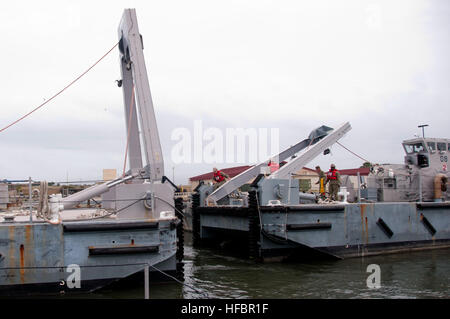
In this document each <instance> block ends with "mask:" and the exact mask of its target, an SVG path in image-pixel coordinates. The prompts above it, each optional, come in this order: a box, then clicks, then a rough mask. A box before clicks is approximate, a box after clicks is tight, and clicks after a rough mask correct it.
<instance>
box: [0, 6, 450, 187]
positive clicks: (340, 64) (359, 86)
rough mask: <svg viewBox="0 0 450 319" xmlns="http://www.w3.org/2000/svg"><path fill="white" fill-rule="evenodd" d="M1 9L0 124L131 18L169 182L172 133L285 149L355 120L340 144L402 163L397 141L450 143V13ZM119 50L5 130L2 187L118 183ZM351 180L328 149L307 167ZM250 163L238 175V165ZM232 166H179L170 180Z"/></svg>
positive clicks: (344, 158)
mask: <svg viewBox="0 0 450 319" xmlns="http://www.w3.org/2000/svg"><path fill="white" fill-rule="evenodd" d="M1 6H2V7H1V10H0V25H1V29H2V46H1V48H2V50H1V51H0V58H1V61H2V75H3V76H2V77H1V78H0V90H1V93H2V94H1V102H0V105H1V108H0V127H4V126H6V125H7V124H9V123H10V122H12V121H13V120H15V119H17V118H18V117H20V116H22V115H23V114H25V113H26V112H28V111H30V110H31V109H33V108H34V107H35V106H37V105H39V104H40V103H42V102H43V101H44V99H48V98H49V97H50V96H52V95H53V94H54V93H56V92H57V91H58V90H60V89H61V88H62V87H64V86H65V85H66V84H67V83H68V82H70V81H71V80H73V79H74V78H75V77H76V76H78V75H79V74H80V73H81V72H83V71H84V70H85V69H86V68H87V67H89V66H90V65H91V64H92V63H93V62H94V61H95V60H96V59H98V58H99V57H100V56H102V55H103V54H104V53H105V52H106V51H107V50H108V49H110V48H111V47H112V46H113V45H114V44H115V43H116V42H117V27H118V24H119V21H120V18H121V16H122V12H123V9H124V8H136V10H137V17H138V23H139V28H140V32H141V34H142V35H143V39H144V54H145V58H146V63H147V71H148V74H149V79H150V87H151V91H152V95H153V102H154V105H155V112H156V117H157V120H158V126H159V131H160V137H161V142H162V147H163V150H164V154H165V167H166V175H168V176H169V177H170V178H172V167H173V163H172V161H171V158H170V154H171V149H172V147H173V146H174V145H175V144H176V142H175V141H172V140H171V139H170V135H171V132H172V131H173V130H174V129H175V128H178V127H186V128H188V129H192V128H193V123H194V120H199V119H201V120H202V123H203V126H204V127H205V128H207V127H217V128H219V129H223V130H225V128H227V127H242V128H279V129H280V147H281V149H284V148H286V147H288V146H289V145H292V144H295V143H296V142H298V141H299V140H302V139H304V138H306V137H307V136H308V134H309V132H310V131H311V130H312V129H314V128H316V127H318V126H320V125H323V124H324V125H328V126H331V127H336V126H337V125H339V124H341V123H343V122H345V121H349V122H350V123H351V125H352V127H353V129H352V130H351V131H350V132H349V133H348V134H347V136H346V137H345V138H344V139H342V140H341V142H342V144H344V145H345V146H347V147H349V148H350V149H352V150H353V151H354V152H356V153H358V154H360V155H362V156H363V157H365V158H367V159H368V160H370V161H372V162H377V163H388V162H389V163H401V162H402V161H403V150H402V148H401V144H400V143H401V141H402V140H403V139H407V138H412V137H414V134H421V131H420V129H419V128H417V125H419V124H424V123H425V124H429V125H430V126H429V127H428V128H427V129H426V135H428V136H434V137H447V138H448V137H450V134H449V133H450V132H449V129H448V127H449V116H448V113H449V112H450V93H449V89H450V61H449V56H450V41H449V39H450V1H447V0H431V1H421V0H415V1H414V0H405V1H375V0H372V1H361V0H355V1H335V0H329V1H283V0H281V1H262V0H255V1H214V0H192V1H181V0H180V1H178V0H177V1H175V0H173V1H123V0H122V1H15V2H13V1H8V2H3V3H2V5H1ZM119 78H120V69H119V60H118V50H115V51H114V52H113V53H112V54H110V55H109V56H108V57H107V58H106V59H105V60H103V61H102V62H101V63H100V64H99V65H98V66H97V67H96V68H95V69H93V70H92V71H91V72H90V73H88V75H87V76H85V77H84V78H83V79H82V80H81V81H79V82H77V83H76V84H75V85H74V86H73V87H71V88H70V89H69V90H68V91H67V92H65V93H64V94H63V95H61V96H59V97H57V98H56V99H55V100H54V101H52V102H50V103H49V104H47V105H46V106H45V107H44V108H42V109H40V110H39V111H37V112H36V113H34V114H33V115H32V116H30V117H28V118H27V119H25V120H23V121H21V122H20V123H19V124H17V125H15V126H13V127H11V128H9V129H8V130H6V131H4V132H2V133H0V154H2V156H1V157H0V179H3V178H9V179H17V178H27V177H28V176H32V177H33V178H34V179H36V180H38V179H47V180H56V181H64V180H66V178H67V176H68V178H69V180H80V179H83V180H85V179H99V178H101V176H102V169H103V168H117V169H118V170H119V171H121V169H122V166H123V160H124V151H125V142H126V132H125V121H124V112H123V105H122V92H121V89H119V88H118V87H117V86H116V85H115V80H116V79H119ZM331 162H334V163H335V164H336V165H337V167H338V168H353V167H358V166H360V165H361V162H362V161H361V160H360V159H358V158H356V157H355V156H353V155H351V154H350V153H348V152H347V151H345V150H343V149H342V148H341V147H340V146H338V145H335V146H333V147H332V154H331V155H328V156H326V157H324V156H322V157H320V158H317V160H315V161H314V162H313V163H311V164H310V165H309V166H311V167H313V166H315V165H316V164H320V165H322V166H323V167H325V168H327V167H328V166H329V164H330V163H331ZM240 164H245V163H236V165H240ZM213 166H217V167H219V168H220V167H229V166H233V165H230V164H226V163H218V164H215V165H212V164H195V165H188V164H180V165H176V167H175V182H176V183H185V182H187V179H188V177H190V176H194V175H198V174H201V173H204V172H205V171H208V170H210V169H211V168H212V167H213Z"/></svg>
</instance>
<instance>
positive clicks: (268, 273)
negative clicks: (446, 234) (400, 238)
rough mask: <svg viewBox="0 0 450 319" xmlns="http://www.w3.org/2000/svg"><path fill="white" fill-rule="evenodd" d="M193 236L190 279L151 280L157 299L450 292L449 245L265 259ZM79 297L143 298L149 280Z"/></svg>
mask: <svg viewBox="0 0 450 319" xmlns="http://www.w3.org/2000/svg"><path fill="white" fill-rule="evenodd" d="M187 237H189V236H187ZM187 239H188V240H187V242H186V246H185V283H186V285H184V286H183V285H181V284H179V283H176V282H169V283H159V284H151V285H150V298H151V299H159V298H170V299H175V298H282V299H304V298H339V299H343V298H345V299H347V298H450V250H449V249H440V250H428V251H421V252H411V253H401V254H395V255H384V256H373V257H364V258H352V259H346V260H339V261H334V260H333V261H331V260H326V261H314V262H308V263H304V262H303V263H299V262H296V263H266V264H262V263H255V262H254V261H251V260H245V259H242V258H238V257H231V256H229V255H227V254H225V253H220V252H217V251H215V250H210V249H197V248H193V247H192V245H191V243H190V242H189V238H187ZM370 264H377V265H379V266H380V270H381V272H380V275H381V277H380V279H381V281H380V284H381V287H380V288H372V289H369V288H368V287H367V282H366V281H367V278H368V276H370V275H371V273H369V272H367V266H368V265H370ZM187 285H188V286H187ZM194 289H195V290H194ZM78 297H82V298H133V299H136V298H138V299H141V298H144V286H143V283H142V285H140V284H137V285H134V286H133V287H131V288H130V287H127V288H123V287H122V288H114V289H103V290H102V291H99V292H95V293H90V294H84V295H81V296H78Z"/></svg>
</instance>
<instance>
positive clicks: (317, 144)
mask: <svg viewBox="0 0 450 319" xmlns="http://www.w3.org/2000/svg"><path fill="white" fill-rule="evenodd" d="M323 128H324V127H322V128H321V129H319V130H316V131H313V132H312V133H311V135H310V137H309V138H308V139H305V140H304V141H302V142H300V143H298V144H297V145H296V146H294V147H292V148H290V149H288V150H286V151H284V152H283V153H280V154H279V160H280V162H281V161H282V160H284V159H287V158H289V157H291V156H292V155H293V154H298V156H297V157H296V158H295V159H293V160H291V161H289V162H288V163H287V164H286V165H284V166H283V167H281V168H280V169H279V170H278V171H276V172H274V173H270V172H267V171H265V172H263V174H261V170H262V169H264V167H265V166H267V164H268V161H267V162H265V163H261V164H260V165H256V166H254V167H252V168H250V169H249V170H247V171H246V172H244V173H242V174H240V175H238V176H236V177H235V178H233V179H231V180H229V181H228V182H227V183H225V184H224V185H223V186H222V187H219V188H218V189H214V187H213V186H212V185H206V184H200V185H199V186H198V187H197V189H196V193H195V194H194V195H193V196H192V216H193V217H192V228H193V241H194V245H206V244H213V245H218V244H219V245H220V247H224V246H226V245H227V244H228V245H229V247H231V248H232V249H238V248H240V249H241V250H242V251H243V252H245V253H246V254H247V256H249V257H252V258H255V259H258V260H263V261H264V260H265V261H268V260H284V259H289V258H300V259H302V258H303V259H306V258H310V257H312V256H329V257H332V258H339V259H342V258H347V257H362V256H368V255H375V254H386V253H397V252H403V251H411V250H422V249H435V248H448V247H450V202H449V191H448V188H447V183H448V177H449V173H448V171H447V167H446V165H447V159H448V154H449V151H450V140H449V139H437V138H417V139H412V140H406V141H404V142H403V147H404V149H405V151H406V155H405V160H404V164H398V165H392V164H391V165H389V164H386V165H377V166H373V167H372V168H371V173H370V174H369V175H368V176H367V177H365V178H362V177H360V178H359V180H358V181H359V182H358V185H356V186H355V187H354V192H353V193H354V194H356V195H355V198H350V197H349V194H350V192H349V191H348V190H349V189H348V188H347V189H346V188H345V187H342V188H341V192H340V195H341V198H342V201H335V202H327V201H325V202H324V201H321V200H320V199H319V198H318V197H316V196H311V194H303V193H301V192H300V191H299V185H298V181H297V183H294V182H293V181H292V178H291V174H292V172H294V171H295V170H296V169H298V168H301V167H303V166H304V165H305V164H306V163H307V162H309V161H311V160H312V159H313V158H315V156H318V155H320V154H321V153H322V152H324V153H325V154H326V153H327V151H326V150H327V149H328V147H329V146H330V145H332V144H333V143H334V142H336V141H337V140H338V139H339V138H341V137H342V136H343V135H344V134H346V132H348V131H349V130H350V125H349V124H348V123H346V124H344V125H342V126H341V127H339V128H338V129H336V130H331V129H330V128H327V129H325V130H324V129H323ZM325 128H326V127H325ZM248 180H252V184H251V191H249V192H248V194H247V193H243V192H240V191H239V188H238V187H239V186H241V185H243V183H245V182H246V181H248ZM233 243H234V244H235V245H233Z"/></svg>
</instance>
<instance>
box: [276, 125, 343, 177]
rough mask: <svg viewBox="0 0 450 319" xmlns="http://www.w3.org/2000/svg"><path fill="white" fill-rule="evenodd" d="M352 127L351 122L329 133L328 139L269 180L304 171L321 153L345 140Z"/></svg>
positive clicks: (291, 162)
mask: <svg viewBox="0 0 450 319" xmlns="http://www.w3.org/2000/svg"><path fill="white" fill-rule="evenodd" d="M351 129H352V127H351V126H350V123H349V122H346V123H344V124H342V125H341V126H339V127H338V128H337V129H335V130H333V131H332V132H330V133H328V135H327V136H326V137H324V138H323V139H322V140H320V141H319V142H317V143H316V144H314V145H312V146H311V147H310V148H308V149H307V150H305V151H304V152H303V153H302V154H300V155H299V156H298V157H297V158H295V159H293V160H292V161H290V162H289V163H287V164H285V165H284V166H283V167H281V168H280V169H279V170H277V171H275V172H273V173H272V174H271V175H270V176H269V177H268V178H269V179H288V178H290V176H291V174H292V173H294V172H296V171H298V170H300V169H302V168H303V167H304V166H305V165H306V164H308V163H309V162H310V161H312V160H313V159H314V158H316V157H317V156H318V155H319V154H320V153H322V152H323V151H324V150H326V149H327V148H328V147H330V146H331V145H333V144H334V143H336V142H337V141H338V140H340V139H341V138H343V137H344V136H345V134H346V133H347V132H348V131H350V130H351Z"/></svg>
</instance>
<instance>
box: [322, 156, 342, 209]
mask: <svg viewBox="0 0 450 319" xmlns="http://www.w3.org/2000/svg"><path fill="white" fill-rule="evenodd" d="M328 182H330V186H329V187H328V193H330V198H331V200H338V195H337V194H338V191H339V188H340V187H341V174H340V173H339V171H338V170H337V169H336V165H334V164H331V166H330V170H329V171H328V173H327V180H326V181H325V184H326V183H328Z"/></svg>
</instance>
